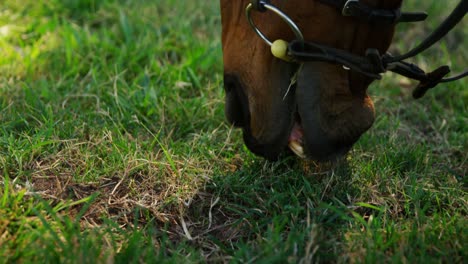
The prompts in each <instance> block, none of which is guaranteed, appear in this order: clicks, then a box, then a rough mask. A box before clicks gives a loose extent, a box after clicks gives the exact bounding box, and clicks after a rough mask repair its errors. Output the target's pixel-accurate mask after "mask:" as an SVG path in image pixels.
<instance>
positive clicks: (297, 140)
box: [288, 115, 307, 159]
mask: <svg viewBox="0 0 468 264" xmlns="http://www.w3.org/2000/svg"><path fill="white" fill-rule="evenodd" d="M303 138H304V128H303V127H302V124H301V120H300V117H299V116H298V115H297V118H296V120H295V121H294V125H293V128H292V130H291V134H290V135H289V138H288V147H289V149H290V150H291V151H292V152H293V153H294V154H296V155H297V156H298V157H300V158H303V159H305V158H307V156H306V154H305V152H304V140H303Z"/></svg>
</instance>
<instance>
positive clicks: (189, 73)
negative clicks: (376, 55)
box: [0, 0, 468, 263]
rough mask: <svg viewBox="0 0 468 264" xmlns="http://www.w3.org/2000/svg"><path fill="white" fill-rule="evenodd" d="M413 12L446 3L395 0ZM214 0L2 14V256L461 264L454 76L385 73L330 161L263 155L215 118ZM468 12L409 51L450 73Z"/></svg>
mask: <svg viewBox="0 0 468 264" xmlns="http://www.w3.org/2000/svg"><path fill="white" fill-rule="evenodd" d="M407 2H408V3H407V4H405V9H406V10H415V11H420V10H426V11H427V12H428V13H429V15H430V18H429V21H428V22H425V23H417V24H410V25H401V26H399V30H398V33H397V35H396V37H395V43H394V45H393V46H392V48H391V52H392V53H401V52H403V51H406V50H408V49H409V48H410V47H412V46H414V45H415V44H416V43H417V42H418V40H420V39H422V38H423V36H425V35H426V34H427V33H429V32H430V31H431V30H432V29H434V28H435V26H436V25H437V24H438V23H440V21H441V20H442V19H443V18H444V16H446V15H448V13H449V12H450V8H449V7H453V6H455V4H456V2H457V1H451V2H449V3H447V2H445V1H436V0H431V1H407ZM218 8H219V7H218V2H217V1H204V2H203V1H183V0H174V1H169V0H162V1H144V0H137V1H124V0H103V1H94V0H79V1H72V0H65V1H59V0H52V1H30V0H24V1H21V2H19V1H14V0H6V1H4V4H2V6H1V7H0V131H1V132H0V169H1V172H2V176H1V177H0V256H1V257H0V263H12V262H23V263H28V262H37V261H41V262H64V263H67V262H71V263H82V262H91V263H96V262H99V263H114V262H117V263H127V262H145V263H147V262H149V263H151V262H156V261H158V262H181V261H184V262H206V261H208V262H234V263H237V262H255V263H263V262H268V263H272V262H277V263H285V262H291V263H296V262H301V263H309V262H325V263H326V262H351V263H355V262H358V263H360V262H368V263H375V262H389V263H420V262H428V263H439V262H450V263H452V262H453V263H463V261H464V259H466V250H464V249H466V248H468V245H467V241H468V238H467V228H466V226H467V202H466V200H467V195H466V188H467V181H466V172H467V170H468V166H467V158H468V155H467V153H468V151H467V150H468V148H467V147H468V146H467V142H468V140H467V139H468V126H467V114H466V113H467V105H466V104H467V102H468V92H467V90H466V87H467V84H468V83H467V81H466V80H462V81H459V82H456V83H451V84H442V85H439V86H438V87H437V88H435V89H433V90H431V91H429V93H428V94H427V96H425V97H424V98H423V99H421V100H417V101H415V100H413V99H412V98H411V88H412V87H414V85H415V84H414V83H412V82H410V81H408V80H406V79H402V78H400V77H398V76H395V75H392V74H386V75H385V77H384V80H383V81H381V82H376V83H375V84H373V85H372V86H371V88H370V93H371V95H372V97H373V98H374V100H375V105H376V113H377V119H376V122H375V124H374V126H373V127H372V129H371V130H370V131H368V133H366V134H365V135H364V136H363V137H362V138H361V139H360V140H359V142H358V143H357V145H356V146H355V147H354V148H353V150H352V151H351V153H350V154H349V155H348V156H347V157H346V158H345V159H343V160H342V161H340V162H337V163H335V164H315V163H313V162H303V161H300V160H298V159H296V158H291V157H284V158H282V159H281V160H280V161H278V162H267V161H265V160H263V159H262V158H259V157H255V156H254V155H252V154H251V153H250V152H249V151H248V150H247V149H246V147H245V146H244V145H243V142H242V136H241V132H240V131H238V130H236V129H233V128H232V127H230V126H229V125H228V124H227V123H226V121H225V118H224V112H223V108H224V105H223V96H224V95H223V89H222V56H221V46H220V25H219V24H220V17H219V11H218ZM467 32H468V24H467V22H466V19H465V20H464V21H462V24H461V25H460V26H459V27H458V28H457V30H456V31H455V32H453V33H451V34H450V35H449V36H448V37H447V38H446V39H445V40H444V41H443V42H441V43H440V44H438V45H437V46H436V47H434V48H432V49H431V50H429V51H428V52H427V53H425V54H424V55H422V56H418V57H417V58H415V60H414V61H415V62H417V63H418V64H420V65H423V67H424V68H427V69H431V68H434V67H436V66H439V65H441V64H443V63H448V64H449V65H451V66H452V68H453V69H454V71H461V70H462V69H463V67H466V61H467V58H468V53H467V50H466V49H464V46H466V45H465V42H466V36H467Z"/></svg>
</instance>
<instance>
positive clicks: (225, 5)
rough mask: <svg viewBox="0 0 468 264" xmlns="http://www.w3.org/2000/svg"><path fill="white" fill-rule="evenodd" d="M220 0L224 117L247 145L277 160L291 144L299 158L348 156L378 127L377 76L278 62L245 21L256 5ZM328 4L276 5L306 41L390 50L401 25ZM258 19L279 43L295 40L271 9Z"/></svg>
mask: <svg viewBox="0 0 468 264" xmlns="http://www.w3.org/2000/svg"><path fill="white" fill-rule="evenodd" d="M220 2H221V15H222V46H223V59H224V86H225V92H226V104H225V113H226V116H227V119H228V121H229V122H231V123H232V124H234V125H235V126H237V127H241V128H242V129H243V136H244V141H245V143H246V145H247V147H248V148H249V149H250V150H251V151H252V152H253V153H255V154H258V155H261V156H263V157H265V158H267V159H276V158H277V157H278V155H279V154H280V153H281V152H283V151H284V150H285V149H287V146H288V145H289V146H290V147H291V148H292V149H293V150H294V152H296V154H298V155H300V156H304V157H307V158H310V159H314V160H320V161H322V160H333V159H336V158H337V157H340V156H343V155H344V154H345V153H347V152H348V150H349V149H350V148H351V146H352V145H353V144H354V143H355V142H356V141H357V140H358V139H359V137H360V136H361V135H362V134H363V133H364V132H365V131H367V130H368V129H369V128H370V127H371V126H372V124H373V122H374V116H375V115H374V105H373V102H372V100H371V98H370V97H369V96H368V94H367V89H368V87H369V85H370V84H371V82H372V81H373V78H370V77H369V76H366V75H363V74H361V73H359V72H356V71H353V70H349V69H347V68H346V67H343V65H340V64H335V63H329V62H321V61H311V62H306V63H303V64H302V65H299V64H297V63H290V62H287V61H284V60H281V59H278V58H275V57H274V56H272V54H271V52H270V47H269V46H268V45H266V44H265V43H264V41H263V40H262V39H261V38H259V37H258V35H257V34H256V33H255V31H254V30H252V27H251V26H250V25H249V22H248V20H247V19H246V15H245V9H246V6H247V5H248V4H249V2H250V1H249V0H236V1H232V0H221V1H220ZM324 2H325V1H322V0H295V1H292V0H290V1H284V0H276V1H272V3H274V4H275V6H276V7H277V8H278V9H280V10H282V12H284V13H285V14H287V15H288V16H289V18H290V19H291V20H292V21H294V22H295V23H296V25H297V26H298V28H300V30H301V31H302V34H303V36H304V39H305V40H307V41H313V42H315V43H320V44H322V45H326V46H330V47H333V48H337V49H340V50H345V51H348V52H350V53H352V54H356V55H362V56H364V54H365V52H366V50H367V49H368V48H374V49H377V50H378V51H379V52H380V53H382V54H383V53H385V52H386V51H387V49H388V48H389V46H390V43H391V41H392V38H393V34H394V29H395V23H373V22H372V23H369V21H363V20H361V19H356V18H354V17H349V16H343V15H342V13H341V12H340V10H339V9H337V8H335V7H334V6H333V5H329V4H326V3H324ZM338 2H343V1H338ZM361 2H364V3H365V4H366V5H367V6H369V7H373V8H378V9H379V10H398V9H399V7H400V5H401V2H402V0H367V1H361ZM252 20H254V21H255V25H256V26H257V27H258V29H259V30H261V32H262V33H263V34H264V35H265V36H268V38H270V39H272V40H275V39H284V40H287V41H291V40H294V39H295V35H294V33H293V32H292V31H291V29H290V28H289V26H288V25H287V24H286V23H285V22H284V21H283V20H282V19H281V18H280V17H278V16H277V15H275V14H274V13H272V12H255V13H254V14H252ZM292 79H294V80H292Z"/></svg>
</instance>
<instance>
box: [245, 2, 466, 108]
mask: <svg viewBox="0 0 468 264" xmlns="http://www.w3.org/2000/svg"><path fill="white" fill-rule="evenodd" d="M318 1H319V2H320V3H323V4H326V5H329V6H331V7H334V8H336V9H337V10H338V11H340V12H341V14H342V15H343V16H351V17H355V18H357V19H359V20H363V21H367V22H368V23H385V24H396V23H399V22H417V21H423V20H425V19H426V18H427V14H426V13H423V12H401V10H400V8H398V9H394V10H386V9H377V8H373V7H370V6H368V5H366V4H364V3H361V2H360V1H359V0H318ZM252 10H256V11H259V12H266V11H272V12H274V13H275V14H277V15H278V16H279V17H281V18H282V19H283V20H284V21H285V22H286V23H287V24H288V25H289V27H290V28H291V30H292V31H293V32H294V34H295V36H296V40H293V41H291V42H290V43H287V42H286V41H284V40H276V41H274V42H271V41H270V40H269V39H268V38H267V37H266V36H265V35H264V34H263V33H262V32H261V31H260V30H259V29H258V27H257V26H256V25H255V23H254V22H253V20H252V16H251V11H252ZM467 11H468V0H461V1H460V3H459V4H458V6H457V7H456V8H455V9H454V10H453V11H452V13H451V14H450V15H449V16H448V17H447V18H446V19H445V20H444V22H442V24H440V26H439V27H438V28H437V29H436V30H434V32H433V33H431V34H430V35H429V36H428V37H426V38H425V39H424V40H423V41H422V42H421V44H419V45H418V46H417V47H415V48H413V49H412V50H410V51H409V52H407V53H405V54H403V55H399V56H393V55H391V54H389V53H386V54H383V55H381V54H380V53H379V51H378V50H377V49H372V48H370V49H367V51H366V53H365V56H359V55H356V54H353V53H350V52H348V51H345V50H341V49H336V48H332V47H329V46H325V45H320V44H317V43H314V42H307V41H305V40H304V37H303V35H302V32H301V31H300V29H299V28H298V26H297V25H296V24H295V23H294V21H293V20H292V19H291V18H290V17H289V16H287V15H286V14H285V13H283V12H282V11H281V10H279V9H278V8H277V7H275V6H274V5H272V4H271V3H270V0H252V1H251V3H250V4H249V5H248V6H247V8H246V15H247V18H248V21H249V23H250V25H251V26H252V28H253V29H254V31H255V32H256V33H257V35H259V36H260V37H261V38H262V39H263V40H264V41H265V42H266V43H267V44H268V45H270V46H271V49H272V53H273V55H274V56H275V57H277V58H280V59H282V60H285V61H287V62H296V63H304V62H307V61H323V62H330V63H335V64H341V65H343V67H344V68H345V69H347V70H353V71H356V72H359V73H361V74H363V75H365V76H367V77H369V78H372V79H378V80H380V79H382V76H381V74H382V73H385V72H387V71H391V72H394V73H397V74H400V75H403V76H405V77H407V78H410V79H414V80H417V81H419V84H418V86H417V87H416V88H415V89H414V91H413V97H414V98H415V99H418V98H421V97H423V96H424V94H425V93H426V92H427V91H428V90H429V89H431V88H433V87H435V86H437V85H438V84H439V83H445V82H452V81H456V80H459V79H461V78H464V77H466V76H468V70H466V71H465V72H463V73H461V74H459V75H456V76H453V77H450V78H445V76H446V75H447V74H448V73H450V67H449V66H447V65H444V66H441V67H439V68H437V69H436V70H434V71H432V72H429V73H426V72H425V71H424V70H422V69H421V68H420V67H419V66H417V65H415V64H412V63H409V62H406V61H404V60H406V59H409V58H412V57H414V56H416V55H418V54H420V53H422V52H424V51H425V50H427V49H428V48H430V47H432V46H433V45H434V44H435V43H436V42H437V41H439V40H440V39H442V38H443V37H444V36H446V35H447V34H448V33H449V32H450V31H451V30H452V29H453V28H454V27H455V26H456V25H457V24H458V23H459V22H460V21H461V20H462V19H463V17H464V16H465V15H466V13H467Z"/></svg>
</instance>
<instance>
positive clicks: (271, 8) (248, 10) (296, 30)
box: [245, 3, 304, 46]
mask: <svg viewBox="0 0 468 264" xmlns="http://www.w3.org/2000/svg"><path fill="white" fill-rule="evenodd" d="M263 6H264V7H265V9H267V10H269V11H272V12H273V13H275V14H277V15H278V16H279V17H281V19H283V21H284V22H286V23H287V24H288V26H289V27H290V28H291V30H292V31H293V32H294V35H296V38H297V40H300V41H304V36H303V35H302V32H301V30H300V29H299V27H298V26H297V25H296V23H294V21H292V20H291V18H289V17H288V16H287V15H286V14H285V13H283V12H282V11H281V10H279V9H278V8H276V7H275V6H273V5H270V4H267V3H263ZM252 9H253V5H252V3H250V4H249V5H248V6H247V8H246V9H245V13H246V15H247V19H248V20H249V24H250V26H251V27H252V29H253V30H254V31H255V33H257V35H258V36H259V37H260V38H262V39H263V41H265V43H267V44H268V45H269V46H271V45H273V43H272V42H271V41H270V40H269V39H268V38H267V37H266V36H265V35H264V34H263V33H262V32H261V31H260V29H258V27H257V26H256V25H255V23H254V22H253V20H252V16H251V11H252Z"/></svg>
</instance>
